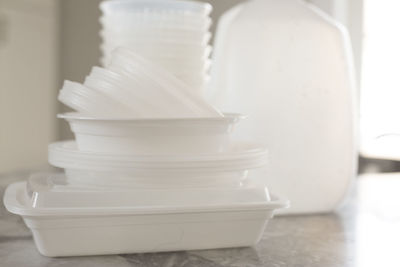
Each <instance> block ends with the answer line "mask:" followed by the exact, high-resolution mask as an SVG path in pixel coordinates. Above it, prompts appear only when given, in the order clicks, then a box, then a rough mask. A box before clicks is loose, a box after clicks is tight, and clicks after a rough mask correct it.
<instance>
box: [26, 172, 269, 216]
mask: <svg viewBox="0 0 400 267" xmlns="http://www.w3.org/2000/svg"><path fill="white" fill-rule="evenodd" d="M270 200H271V198H270V195H269V192H268V190H267V188H265V187H263V186H258V187H257V186H252V187H243V188H238V189H179V190H171V189H168V190H135V189H129V188H123V189H121V188H118V189H113V188H110V189H98V188H91V187H77V186H70V185H68V183H67V180H66V177H65V175H64V174H35V175H33V176H31V177H30V178H29V180H28V182H27V184H26V206H29V207H32V208H37V209H55V208H57V209H75V208H79V209H91V208H93V209H95V208H103V209H108V208H129V207H135V208H136V209H149V208H171V207H189V206H190V207H206V206H207V207H216V206H221V205H222V206H223V205H236V206H238V205H239V206H240V205H248V204H252V205H255V204H263V203H264V204H265V203H266V202H269V201H270Z"/></svg>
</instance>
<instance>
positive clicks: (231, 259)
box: [0, 174, 400, 267]
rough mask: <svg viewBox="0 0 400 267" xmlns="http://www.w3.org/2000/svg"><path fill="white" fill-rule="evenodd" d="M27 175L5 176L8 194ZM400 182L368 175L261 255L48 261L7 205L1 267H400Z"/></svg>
mask: <svg viewBox="0 0 400 267" xmlns="http://www.w3.org/2000/svg"><path fill="white" fill-rule="evenodd" d="M24 179H26V175H24V174H16V175H7V176H4V175H3V176H0V194H1V196H2V195H3V193H4V189H5V187H6V185H7V184H9V183H12V182H14V181H20V180H24ZM399 188H400V174H384V175H383V174H381V175H364V176H362V177H360V178H359V179H358V180H357V183H356V187H355V190H354V192H353V193H352V194H351V196H350V198H349V200H348V201H347V202H346V204H345V205H343V206H342V207H341V208H339V209H338V210H337V211H336V212H335V213H331V214H322V215H306V216H278V217H276V218H274V219H273V220H272V221H271V222H270V223H269V225H268V227H267V229H266V231H265V233H264V236H263V238H262V240H261V242H260V243H259V244H258V245H257V246H256V247H254V248H235V249H218V250H203V251H186V252H173V253H149V254H129V255H114V256H93V257H64V258H47V257H44V256H41V255H40V254H39V253H38V252H37V250H36V248H35V245H34V243H33V240H32V235H31V233H30V231H29V230H28V229H27V228H26V226H25V225H24V223H23V221H22V220H21V218H20V217H19V216H15V215H12V214H10V213H8V212H7V211H6V210H5V208H4V207H3V205H0V206H1V208H0V266H1V267H9V266H29V267H35V266H47V267H51V266H74V267H79V266H85V267H90V266H96V267H101V266H115V267H119V266H182V267H183V266H209V267H213V266H240V267H244V266H249V267H252V266H267V267H268V266H274V267H278V266H296V267H297V266H308V267H312V266H321V267H330V266H357V267H369V266H374V267H376V266H385V267H388V266H397V267H398V266H400V257H398V249H399V248H400V194H399V193H398V191H399Z"/></svg>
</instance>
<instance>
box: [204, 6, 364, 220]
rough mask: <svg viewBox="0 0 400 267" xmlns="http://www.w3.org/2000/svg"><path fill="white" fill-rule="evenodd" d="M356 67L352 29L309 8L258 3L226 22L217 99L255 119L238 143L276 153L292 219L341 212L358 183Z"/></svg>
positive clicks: (280, 188)
mask: <svg viewBox="0 0 400 267" xmlns="http://www.w3.org/2000/svg"><path fill="white" fill-rule="evenodd" d="M352 60H353V58H352V53H351V45H350V41H349V38H348V34H347V32H346V30H345V29H344V28H343V27H342V26H341V25H338V24H337V23H336V22H335V21H333V20H332V19H331V18H330V17H329V16H328V15H326V14H324V13H323V12H322V11H320V10H319V9H317V8H315V7H313V6H312V5H308V4H306V3H304V2H301V1H297V0H252V1H248V2H245V3H243V4H240V5H238V6H236V7H234V8H232V9H231V10H229V11H227V12H226V13H225V14H224V15H223V16H222V17H221V19H220V22H219V24H218V27H217V35H216V40H215V52H214V64H215V65H214V67H213V70H212V81H211V87H210V90H209V91H210V92H209V98H210V99H211V100H212V101H213V102H214V104H216V105H217V106H218V107H219V108H221V109H222V110H223V111H226V112H233V111H234V112H240V113H243V114H246V115H248V119H247V120H246V121H244V122H243V123H242V125H241V127H238V129H237V136H238V137H240V138H245V139H247V138H250V137H251V138H255V140H257V141H261V142H263V143H265V144H266V145H267V146H268V147H269V150H270V160H271V165H270V173H269V175H268V177H269V178H267V181H266V183H267V185H268V186H269V187H270V188H271V190H274V191H276V192H278V193H280V194H283V195H285V196H286V197H288V198H289V199H290V201H291V208H290V209H288V210H287V211H285V212H286V213H315V212H328V211H331V210H332V209H334V208H335V207H336V206H337V204H338V203H339V202H340V201H341V200H342V199H343V196H344V195H345V193H346V191H347V188H348V186H349V184H350V182H351V180H352V178H353V177H354V176H355V170H356V165H357V156H356V151H357V149H356V147H357V146H356V144H357V138H356V132H357V131H356V126H357V123H356V104H355V97H356V89H355V78H354V71H353V64H352Z"/></svg>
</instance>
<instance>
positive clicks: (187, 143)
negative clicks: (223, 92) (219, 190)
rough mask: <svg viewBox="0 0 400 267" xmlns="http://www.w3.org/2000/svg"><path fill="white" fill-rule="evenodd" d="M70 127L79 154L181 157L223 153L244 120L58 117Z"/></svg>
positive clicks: (232, 116)
mask: <svg viewBox="0 0 400 267" xmlns="http://www.w3.org/2000/svg"><path fill="white" fill-rule="evenodd" d="M58 117H59V118H63V119H65V120H67V121H68V123H69V124H70V127H71V130H72V132H73V133H74V135H75V138H76V142H77V144H78V148H79V149H80V150H82V151H94V152H105V153H111V154H171V153H172V154H184V153H212V152H222V151H224V150H225V149H226V148H227V147H228V146H229V145H230V133H231V132H232V131H233V129H234V127H235V125H236V123H238V122H239V120H240V119H242V118H243V116H241V115H239V114H226V115H225V116H224V117H215V118H177V119H128V118H95V117H89V116H84V115H81V114H78V113H68V114H61V115H58Z"/></svg>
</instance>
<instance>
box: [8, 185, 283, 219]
mask: <svg viewBox="0 0 400 267" xmlns="http://www.w3.org/2000/svg"><path fill="white" fill-rule="evenodd" d="M24 193H26V182H17V183H13V184H11V185H9V186H8V187H7V189H6V191H5V194H4V199H3V201H4V205H5V207H6V209H7V210H8V211H9V212H11V213H14V214H17V215H21V216H31V217H53V216H63V217H64V216H81V217H88V216H118V215H153V214H154V215H155V214H184V213H210V212H251V211H257V210H265V211H267V210H275V209H282V208H287V207H289V200H287V199H285V198H281V197H278V196H276V195H274V194H271V200H270V201H265V202H257V203H243V204H237V203H235V204H230V205H207V206H196V207H190V206H171V207H165V206H154V207H152V208H140V207H121V208H115V207H112V208H108V207H107V208H102V207H98V208H93V207H91V208H33V207H29V206H27V205H26V203H25V201H24V197H25V198H26V196H24V195H23V194H24Z"/></svg>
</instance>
